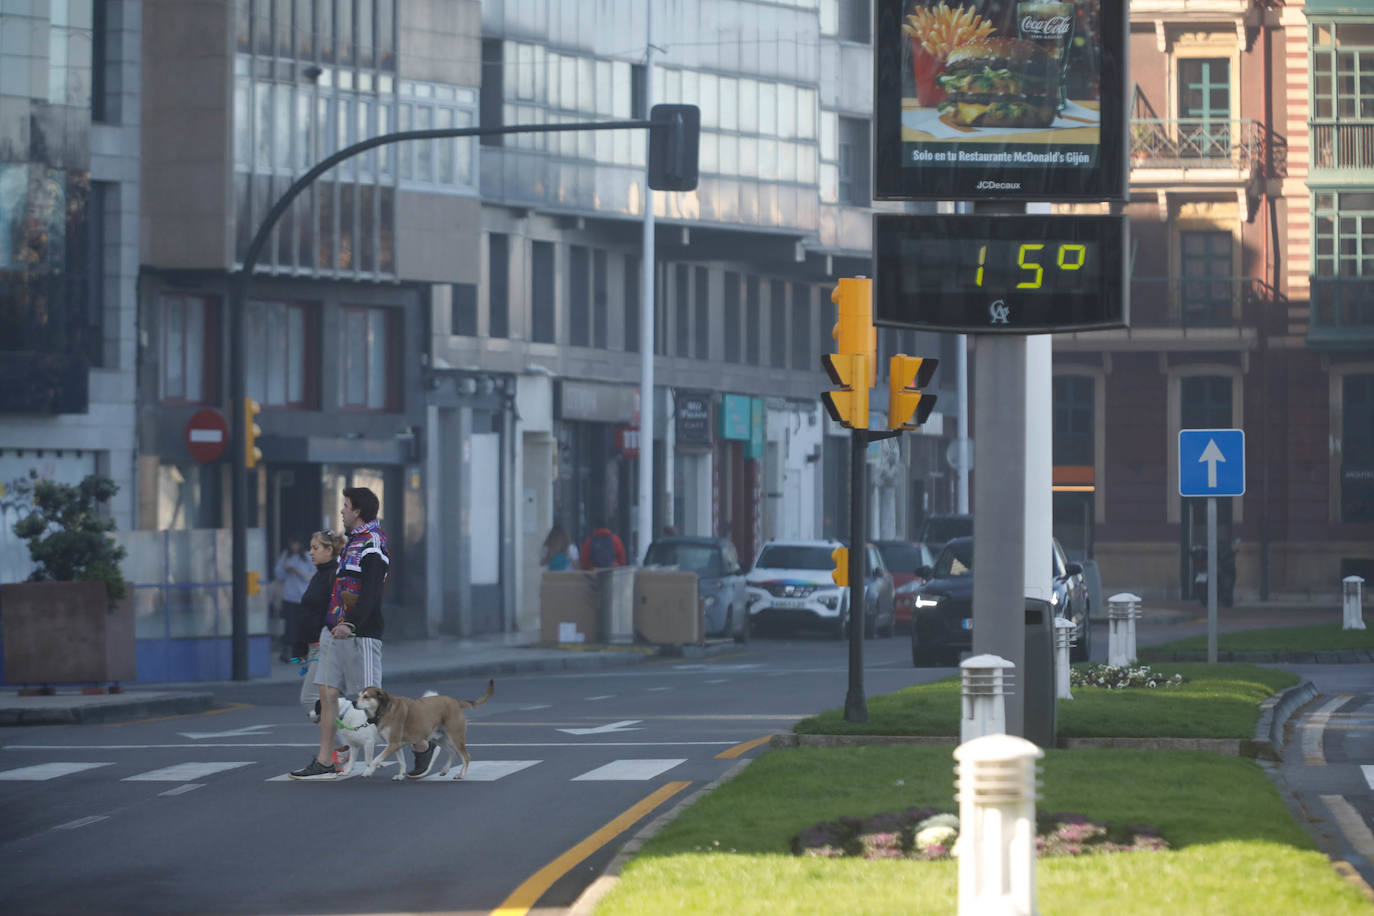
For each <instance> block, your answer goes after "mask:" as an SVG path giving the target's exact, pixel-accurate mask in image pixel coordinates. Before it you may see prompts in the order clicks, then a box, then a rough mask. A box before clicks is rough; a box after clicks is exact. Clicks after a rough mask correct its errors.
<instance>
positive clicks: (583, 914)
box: [567, 735, 778, 916]
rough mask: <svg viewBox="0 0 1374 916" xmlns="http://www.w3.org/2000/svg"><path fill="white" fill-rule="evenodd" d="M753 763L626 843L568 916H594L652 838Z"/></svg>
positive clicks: (706, 788) (725, 775) (729, 772)
mask: <svg viewBox="0 0 1374 916" xmlns="http://www.w3.org/2000/svg"><path fill="white" fill-rule="evenodd" d="M773 737H775V738H776V737H778V736H777V735H774V736H773ZM753 761H754V758H752V757H744V758H741V759H740V760H739V761H738V762H736V763H735V765H734V766H732V767H730V769H728V770H726V771H725V772H724V773H722V774H720V776H718V777H717V778H715V779H714V780H712V781H711V782H708V783H707V784H706V785H704V786H702V787H701V788H700V789H697V790H696V791H695V792H693V793H692V794H691V795H688V796H687V797H686V798H684V799H682V801H680V802H678V803H677V804H676V805H673V807H671V808H669V809H668V810H667V811H665V812H663V813H662V814H660V815H659V816H658V817H656V818H654V819H653V820H652V821H650V822H649V823H647V824H645V825H644V827H643V828H642V829H641V830H639V832H637V833H636V834H635V835H634V836H632V837H630V838H629V839H628V840H626V841H625V845H624V846H622V847H620V849H619V851H618V852H616V854H615V856H614V857H613V858H612V859H611V861H610V863H609V864H608V865H607V866H606V870H605V871H604V872H602V873H601V875H600V876H599V877H597V879H596V880H595V881H593V882H592V883H591V884H589V885H587V889H586V890H584V891H583V892H582V893H581V894H579V895H578V897H577V899H576V900H574V901H573V904H572V906H570V907H569V908H568V910H567V914H568V916H590V914H591V912H592V911H593V910H594V909H596V905H597V904H598V903H600V902H601V899H602V898H603V897H605V896H606V895H607V894H609V893H610V892H611V889H612V888H613V887H615V886H616V883H617V882H619V881H620V872H621V870H622V869H623V868H624V867H625V866H626V865H627V864H629V862H630V860H631V859H633V858H634V857H635V855H636V854H637V853H638V852H639V850H640V849H641V848H642V847H643V846H644V844H645V843H646V842H648V840H649V838H650V837H652V836H653V835H654V834H656V833H658V832H659V831H660V830H662V829H663V828H664V827H667V826H668V825H669V824H671V823H672V822H673V821H675V820H677V817H678V815H680V814H681V813H682V812H683V811H685V810H686V809H687V808H688V807H689V806H690V805H692V804H695V803H696V801H697V799H699V798H701V797H702V796H703V795H706V794H707V793H708V792H713V791H715V790H716V789H718V788H720V787H721V786H722V785H724V784H725V783H727V782H729V781H730V780H732V779H734V778H735V777H736V776H738V775H739V774H740V772H741V771H742V770H743V769H744V768H745V767H747V766H748V765H749V764H750V763H752V762H753Z"/></svg>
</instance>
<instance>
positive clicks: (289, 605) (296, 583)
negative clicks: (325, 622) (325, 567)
mask: <svg viewBox="0 0 1374 916" xmlns="http://www.w3.org/2000/svg"><path fill="white" fill-rule="evenodd" d="M273 575H275V576H276V578H277V581H278V582H280V583H281V616H282V620H283V621H284V622H285V624H286V626H285V631H284V632H283V634H282V643H281V660H282V661H291V660H294V661H301V660H302V659H304V658H305V657H306V651H307V650H308V649H309V647H310V642H311V640H313V639H314V638H315V632H317V631H311V630H308V629H306V627H305V624H304V621H303V620H302V619H301V596H302V595H304V594H305V589H306V586H308V585H309V584H310V579H311V577H312V576H314V575H315V564H314V563H311V562H310V557H309V556H307V555H306V552H305V550H304V548H303V547H302V546H301V539H300V538H291V539H290V540H289V541H287V542H286V549H285V550H283V551H282V552H281V556H280V557H278V558H277V567H276V570H275V571H274V572H273Z"/></svg>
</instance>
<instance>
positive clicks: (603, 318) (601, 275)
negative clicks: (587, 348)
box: [592, 249, 610, 350]
mask: <svg viewBox="0 0 1374 916" xmlns="http://www.w3.org/2000/svg"><path fill="white" fill-rule="evenodd" d="M606 283H607V278H606V252H605V251H602V250H601V249H597V250H595V251H593V252H592V345H593V346H595V347H596V348H598V349H601V350H604V349H606V347H607V336H608V333H609V329H608V328H607V324H608V322H609V321H610V316H609V314H608V312H609V311H610V301H609V300H610V294H609V293H608V292H607V289H606Z"/></svg>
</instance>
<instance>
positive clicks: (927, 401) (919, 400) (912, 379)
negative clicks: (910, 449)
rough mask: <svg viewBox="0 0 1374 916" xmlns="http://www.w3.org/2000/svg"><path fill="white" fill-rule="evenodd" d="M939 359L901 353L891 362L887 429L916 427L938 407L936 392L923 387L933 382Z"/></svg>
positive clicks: (888, 372)
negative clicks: (927, 392) (924, 391)
mask: <svg viewBox="0 0 1374 916" xmlns="http://www.w3.org/2000/svg"><path fill="white" fill-rule="evenodd" d="M939 364H940V361H939V360H938V359H929V358H923V357H920V356H907V355H906V354H905V353H898V354H897V355H896V356H894V357H892V358H891V359H890V360H888V365H887V428H888V429H916V428H917V427H918V426H920V425H921V424H922V423H924V422H925V421H926V418H928V417H929V416H930V412H931V411H932V410H934V409H935V395H933V394H923V393H922V392H921V391H920V390H919V389H921V388H924V387H925V386H927V385H929V384H930V377H931V376H932V375H934V374H935V367H936V366H938V365H939Z"/></svg>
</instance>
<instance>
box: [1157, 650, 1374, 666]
mask: <svg viewBox="0 0 1374 916" xmlns="http://www.w3.org/2000/svg"><path fill="white" fill-rule="evenodd" d="M1140 660H1141V661H1142V662H1151V663H1154V662H1205V661H1207V653H1206V652H1155V651H1152V650H1151V649H1149V648H1143V649H1141V650H1140ZM1217 661H1218V662H1249V663H1250V664H1252V665H1365V664H1369V663H1370V662H1374V650H1371V649H1341V650H1332V651H1327V652H1317V651H1313V652H1218V653H1217Z"/></svg>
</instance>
